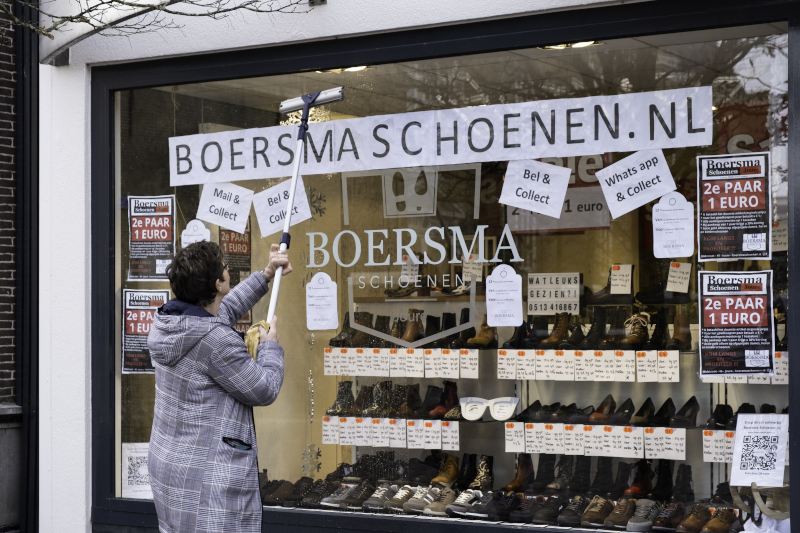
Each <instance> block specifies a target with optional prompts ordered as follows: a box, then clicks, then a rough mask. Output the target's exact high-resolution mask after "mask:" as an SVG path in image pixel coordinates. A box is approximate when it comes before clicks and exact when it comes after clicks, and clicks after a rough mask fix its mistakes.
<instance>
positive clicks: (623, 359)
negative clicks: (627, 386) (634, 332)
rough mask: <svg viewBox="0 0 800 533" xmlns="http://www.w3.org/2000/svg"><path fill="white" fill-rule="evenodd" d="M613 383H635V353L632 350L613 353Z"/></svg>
mask: <svg viewBox="0 0 800 533" xmlns="http://www.w3.org/2000/svg"><path fill="white" fill-rule="evenodd" d="M614 381H627V382H634V381H636V352H634V351H633V350H616V351H615V352H614Z"/></svg>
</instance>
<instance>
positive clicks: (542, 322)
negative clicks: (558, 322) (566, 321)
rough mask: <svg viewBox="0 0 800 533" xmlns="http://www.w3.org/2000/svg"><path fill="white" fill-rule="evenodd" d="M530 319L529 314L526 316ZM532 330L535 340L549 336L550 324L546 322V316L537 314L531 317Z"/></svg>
mask: <svg viewBox="0 0 800 533" xmlns="http://www.w3.org/2000/svg"><path fill="white" fill-rule="evenodd" d="M528 319H529V320H530V316H528ZM533 330H534V332H535V335H536V340H537V341H539V342H542V341H543V340H545V339H546V338H547V337H549V336H550V324H549V323H548V322H547V317H546V316H543V315H537V316H535V317H534V319H533Z"/></svg>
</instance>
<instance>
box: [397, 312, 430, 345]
mask: <svg viewBox="0 0 800 533" xmlns="http://www.w3.org/2000/svg"><path fill="white" fill-rule="evenodd" d="M424 336H425V328H424V327H422V310H421V309H409V310H408V320H407V321H406V329H405V331H404V332H403V337H402V338H401V340H403V341H405V342H409V343H411V342H414V341H416V340H417V339H420V338H422V337H424Z"/></svg>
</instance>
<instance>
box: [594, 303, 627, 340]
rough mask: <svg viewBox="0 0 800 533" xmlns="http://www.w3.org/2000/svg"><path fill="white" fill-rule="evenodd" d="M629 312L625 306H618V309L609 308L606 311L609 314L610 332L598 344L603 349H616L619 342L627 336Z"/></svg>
mask: <svg viewBox="0 0 800 533" xmlns="http://www.w3.org/2000/svg"><path fill="white" fill-rule="evenodd" d="M627 314H628V312H627V311H626V310H625V308H624V307H617V308H616V309H609V310H608V311H607V312H606V316H608V324H609V327H608V334H607V335H606V338H605V339H603V340H602V341H601V342H600V345H599V346H598V348H599V349H601V350H616V349H617V348H618V347H619V343H620V342H621V341H622V338H623V337H624V336H625V315H627Z"/></svg>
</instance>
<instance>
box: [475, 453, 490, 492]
mask: <svg viewBox="0 0 800 533" xmlns="http://www.w3.org/2000/svg"><path fill="white" fill-rule="evenodd" d="M493 466H494V457H492V456H491V455H481V457H480V459H479V460H478V473H477V474H475V479H473V480H472V482H471V483H470V484H469V488H470V489H473V490H479V491H481V492H490V491H491V490H492V487H493V486H494V471H493Z"/></svg>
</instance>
